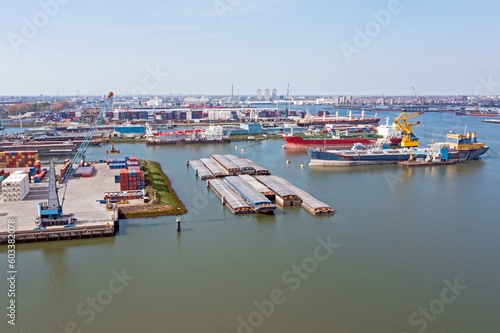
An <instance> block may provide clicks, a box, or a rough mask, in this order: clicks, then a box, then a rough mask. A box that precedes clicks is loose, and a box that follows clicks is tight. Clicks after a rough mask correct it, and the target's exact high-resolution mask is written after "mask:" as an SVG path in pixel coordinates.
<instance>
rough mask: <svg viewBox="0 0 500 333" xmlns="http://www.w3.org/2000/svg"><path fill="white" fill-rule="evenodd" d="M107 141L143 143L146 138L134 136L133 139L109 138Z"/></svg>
mask: <svg viewBox="0 0 500 333" xmlns="http://www.w3.org/2000/svg"><path fill="white" fill-rule="evenodd" d="M109 142H113V143H144V142H146V139H141V138H134V139H109Z"/></svg>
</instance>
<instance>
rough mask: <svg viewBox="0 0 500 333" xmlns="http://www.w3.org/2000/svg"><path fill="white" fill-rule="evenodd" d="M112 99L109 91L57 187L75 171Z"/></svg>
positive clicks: (64, 184) (67, 180)
mask: <svg viewBox="0 0 500 333" xmlns="http://www.w3.org/2000/svg"><path fill="white" fill-rule="evenodd" d="M112 101H113V93H112V92H110V93H109V94H108V97H106V100H105V101H104V104H103V106H102V108H101V111H99V114H98V115H97V117H96V118H95V119H94V122H93V123H92V127H91V128H90V130H89V131H88V132H87V135H86V136H85V139H83V142H82V144H81V145H80V148H78V150H77V151H76V154H75V156H74V157H73V160H72V161H71V164H70V165H69V168H68V170H67V171H66V173H65V174H64V176H63V177H62V178H61V181H60V182H59V188H61V187H63V186H66V185H67V184H68V182H69V180H70V179H71V177H73V173H74V172H75V170H76V168H78V163H80V161H81V159H82V158H83V155H85V152H86V151H87V147H88V146H89V143H90V141H92V137H93V136H94V133H95V131H96V129H97V126H99V125H100V124H101V122H102V119H103V118H104V115H105V114H106V111H107V110H108V108H109V106H110V105H111V103H112Z"/></svg>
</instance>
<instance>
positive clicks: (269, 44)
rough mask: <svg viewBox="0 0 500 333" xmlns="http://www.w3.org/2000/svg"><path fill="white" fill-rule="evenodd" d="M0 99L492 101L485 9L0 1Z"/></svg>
mask: <svg viewBox="0 0 500 333" xmlns="http://www.w3.org/2000/svg"><path fill="white" fill-rule="evenodd" d="M0 8H1V10H0V49H1V52H0V96H2V95H3V96H7V95H40V94H44V95H55V94H56V93H57V92H59V94H60V95H76V94H77V91H78V93H79V94H81V95H93V94H99V95H100V94H105V93H107V92H108V91H114V92H115V94H117V95H131V94H132V95H138V94H151V95H156V94H158V95H168V94H173V95H179V94H186V95H191V94H192V95H229V94H230V92H231V85H234V93H235V94H236V95H255V94H256V91H257V89H259V88H260V89H263V90H264V89H266V88H269V89H271V90H272V89H274V88H276V89H278V93H279V94H280V95H281V94H286V89H287V84H290V94H291V95H409V94H412V93H413V91H412V87H414V89H415V92H416V93H417V94H419V95H462V94H463V95H474V94H482V95H500V83H499V82H500V57H499V54H500V43H499V40H500V39H499V36H500V20H498V13H499V12H500V1H498V0H382V1H379V0H369V1H368V0H361V1H355V0H351V1H348V0H345V1H344V0H309V1H299V0H184V1H180V0H179V1H177V0H175V1H172V0H163V1H158V0H142V1H126V0H121V1H115V0H108V1H106V0H101V1H97V0H85V1H83V0H37V1H32V0H24V1H7V0H0Z"/></svg>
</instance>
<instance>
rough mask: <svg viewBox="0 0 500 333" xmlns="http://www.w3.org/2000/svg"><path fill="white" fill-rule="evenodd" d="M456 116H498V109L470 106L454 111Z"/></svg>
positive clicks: (499, 112)
mask: <svg viewBox="0 0 500 333" xmlns="http://www.w3.org/2000/svg"><path fill="white" fill-rule="evenodd" d="M455 114H456V115H457V116H473V117H498V116H500V109H498V108H493V109H491V108H477V107H476V108H472V109H465V110H460V111H456V112H455Z"/></svg>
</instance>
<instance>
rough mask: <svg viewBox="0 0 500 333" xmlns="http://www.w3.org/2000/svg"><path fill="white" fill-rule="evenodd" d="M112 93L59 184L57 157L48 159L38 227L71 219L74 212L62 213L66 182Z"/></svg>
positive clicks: (111, 100) (89, 139)
mask: <svg viewBox="0 0 500 333" xmlns="http://www.w3.org/2000/svg"><path fill="white" fill-rule="evenodd" d="M113 95H114V94H113V93H112V92H110V93H109V94H108V96H107V97H106V99H105V100H104V102H103V104H102V107H101V110H100V111H99V114H98V115H97V117H96V118H95V120H94V122H93V123H92V126H91V128H90V130H89V131H88V132H87V135H86V136H85V139H84V140H83V142H82V144H81V145H80V148H78V150H77V152H76V154H75V156H74V157H73V159H72V161H71V163H70V164H69V166H68V169H67V170H66V172H65V173H64V174H63V175H62V176H61V179H60V181H59V186H57V184H56V170H55V162H56V161H57V159H51V160H50V168H49V195H48V201H47V202H40V203H39V204H38V217H37V218H36V222H35V223H36V224H37V225H38V226H40V227H45V226H50V225H68V224H71V222H72V221H73V215H74V214H67V215H66V214H64V213H63V205H64V198H65V195H66V188H67V186H68V182H69V181H70V179H71V178H72V177H73V174H74V172H75V171H76V169H77V168H78V165H79V163H80V161H81V160H82V159H83V157H84V155H85V152H86V151H87V147H88V145H89V143H90V141H91V140H92V137H93V136H94V133H95V131H96V129H97V127H98V126H99V125H100V124H101V122H102V119H103V118H104V115H105V114H106V111H107V110H108V108H109V107H110V105H111V104H112V102H113ZM62 188H64V193H63V197H62V201H61V202H60V203H59V191H60V190H61V189H62Z"/></svg>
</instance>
